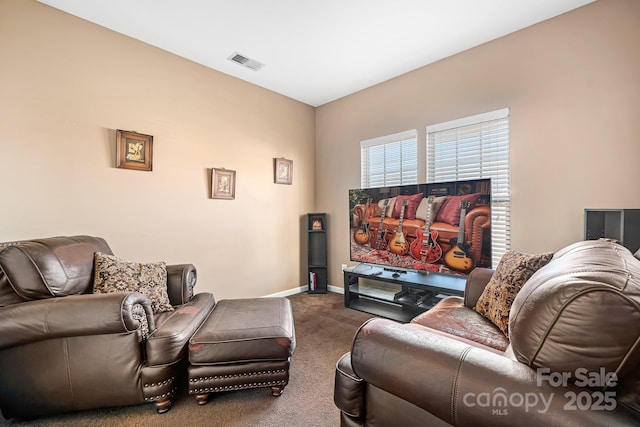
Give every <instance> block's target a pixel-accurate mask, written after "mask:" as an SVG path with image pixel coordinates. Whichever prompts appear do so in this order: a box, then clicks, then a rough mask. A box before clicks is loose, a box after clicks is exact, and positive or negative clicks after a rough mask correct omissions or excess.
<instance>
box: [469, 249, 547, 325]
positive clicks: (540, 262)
mask: <svg viewBox="0 0 640 427" xmlns="http://www.w3.org/2000/svg"><path fill="white" fill-rule="evenodd" d="M552 257H553V253H551V252H549V253H544V254H538V255H532V254H525V253H522V252H518V251H513V250H509V251H507V252H505V253H504V255H503V256H502V258H501V259H500V262H499V263H498V267H497V268H496V271H495V272H494V273H493V276H491V279H490V280H489V283H487V286H486V287H485V288H484V291H483V292H482V294H481V295H480V298H478V302H477V303H476V306H475V311H476V312H478V313H479V314H481V315H482V316H484V317H486V318H487V319H489V320H491V322H493V324H494V325H496V326H497V327H498V328H500V330H501V331H502V332H503V333H504V334H505V335H506V336H509V312H510V311H511V304H513V300H514V299H515V298H516V295H517V294H518V292H520V289H521V288H522V286H523V285H524V284H525V282H526V281H527V280H529V278H530V277H531V276H532V275H533V273H535V272H536V271H538V269H540V268H541V267H543V266H544V265H546V264H547V263H548V262H549V261H551V258H552Z"/></svg>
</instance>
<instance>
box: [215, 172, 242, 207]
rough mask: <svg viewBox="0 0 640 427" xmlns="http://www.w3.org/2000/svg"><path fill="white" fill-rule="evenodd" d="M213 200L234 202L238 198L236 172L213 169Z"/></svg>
mask: <svg viewBox="0 0 640 427" xmlns="http://www.w3.org/2000/svg"><path fill="white" fill-rule="evenodd" d="M211 198H212V199H227V200H233V199H235V198H236V171H232V170H228V169H224V168H221V169H216V168H213V169H211Z"/></svg>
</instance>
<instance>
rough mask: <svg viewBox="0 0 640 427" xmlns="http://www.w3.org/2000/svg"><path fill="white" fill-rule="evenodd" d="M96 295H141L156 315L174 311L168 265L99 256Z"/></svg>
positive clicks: (96, 260)
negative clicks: (169, 289)
mask: <svg viewBox="0 0 640 427" xmlns="http://www.w3.org/2000/svg"><path fill="white" fill-rule="evenodd" d="M94 265H95V276H94V280H93V293H95V294H108V293H112V292H140V293H141V294H142V295H144V296H146V297H147V299H148V300H149V303H150V304H151V310H152V311H153V312H154V313H162V312H163V311H173V307H172V306H171V303H170V302H169V295H168V294H167V265H166V264H165V263H164V262H154V263H147V264H143V263H139V262H129V261H125V260H122V259H120V258H118V257H115V256H113V255H106V254H103V253H101V252H96V253H95V255H94Z"/></svg>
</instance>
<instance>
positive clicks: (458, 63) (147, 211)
mask: <svg viewBox="0 0 640 427" xmlns="http://www.w3.org/2000/svg"><path fill="white" fill-rule="evenodd" d="M639 18H640V2H638V1H636V0H599V1H597V2H595V3H593V4H590V5H588V6H585V7H583V8H580V9H578V10H575V11H573V12H570V13H568V14H565V15H563V16H560V17H557V18H555V19H552V20H549V21H546V22H543V23H541V24H538V25H536V26H533V27H530V28H528V29H525V30H523V31H520V32H518V33H515V34H512V35H509V36H506V37H504V38H501V39H499V40H496V41H494V42H491V43H487V44H485V45H482V46H480V47H477V48H474V49H471V50H468V51H466V52H463V53H461V54H458V55H455V56H453V57H450V58H448V59H445V60H443V61H440V62H438V63H436V64H433V65H430V66H427V67H424V68H422V69H419V70H416V71H414V72H411V73H408V74H405V75H403V76H400V77H398V78H396V79H393V80H390V81H388V82H385V83H383V84H380V85H377V86H375V87H372V88H369V89H367V90H364V91H361V92H359V93H356V94H354V95H351V96H348V97H345V98H343V99H340V100H338V101H335V102H333V103H330V104H327V105H325V106H322V107H319V108H317V109H315V110H314V109H313V108H312V107H309V106H306V105H304V104H301V103H298V102H295V101H293V100H291V99H288V98H286V97H283V96H280V95H277V94H275V93H273V92H270V91H267V90H264V89H261V88H258V87H256V86H253V85H251V84H248V83H245V82H243V81H240V80H238V79H234V78H232V77H229V76H226V75H224V74H221V73H218V72H215V71H212V70H209V69H206V68H204V67H201V66H199V65H196V64H194V63H192V62H189V61H186V60H184V59H181V58H178V57H176V56H174V55H171V54H169V53H166V52H164V51H161V50H159V49H156V48H153V47H151V46H149V45H145V44H143V43H141V42H137V41H135V40H132V39H129V38H127V37H125V36H122V35H119V34H117V33H114V32H112V31H109V30H107V29H104V28H102V27H99V26H97V25H94V24H91V23H88V22H85V21H83V20H81V19H78V18H75V17H72V16H70V15H67V14H65V13H62V12H60V11H57V10H55V9H52V8H49V7H47V6H45V5H42V4H40V3H37V2H35V1H34V0H27V1H24V0H0V129H1V131H0V150H1V151H0V170H1V171H2V184H1V185H0V197H1V198H0V200H2V209H0V241H7V240H16V239H25V238H33V237H43V236H50V235H68V234H92V235H99V236H103V237H105V238H106V239H107V241H108V242H109V243H110V244H111V246H112V248H113V250H114V251H115V253H116V254H118V255H120V256H122V257H124V258H127V259H132V260H134V259H135V260H140V261H155V260H165V261H167V262H170V263H172V262H192V263H194V264H195V265H196V266H197V267H198V271H199V277H200V279H199V284H198V289H199V290H200V291H202V290H208V291H212V292H215V294H216V296H217V297H218V298H230V297H241V296H258V295H266V294H271V293H276V292H280V291H285V290H288V289H291V288H294V287H296V286H299V285H300V284H303V283H306V274H305V273H304V268H305V250H304V236H303V235H302V234H301V229H302V217H303V215H304V214H305V213H306V212H312V211H324V212H327V213H328V215H329V217H328V219H329V235H328V237H329V253H330V283H331V284H334V285H337V286H341V285H342V278H341V272H340V264H342V263H349V262H348V259H349V254H348V240H347V239H348V234H347V230H348V224H347V214H346V212H347V191H348V189H349V188H355V187H358V186H359V185H360V181H359V179H360V178H359V175H360V149H359V141H361V140H363V139H367V138H372V137H376V136H381V135H387V134H390V133H394V132H399V131H403V130H407V129H413V128H416V129H417V130H418V136H419V139H420V141H424V138H425V131H424V129H425V127H426V126H427V125H429V124H434V123H440V122H443V121H447V120H451V119H455V118H460V117H464V116H468V115H472V114H477V113H482V112H486V111H491V110H495V109H498V108H503V107H509V108H510V110H511V148H512V150H511V162H512V188H513V191H512V230H511V231H512V247H513V248H514V249H520V250H523V251H531V252H536V251H546V250H556V249H558V248H560V247H562V246H564V245H566V244H568V243H570V242H573V241H575V240H579V239H581V238H582V233H583V209H584V208H585V207H590V208H611V207H635V208H637V207H640V192H639V191H636V190H634V184H635V183H637V182H639V181H640V179H639V178H640V171H639V170H638V168H636V163H637V162H638V158H640V120H638V111H640V72H639V71H640V55H638V54H637V47H638V46H639V45H640V26H638V25H637V23H638V22H639ZM116 129H125V130H137V131H139V132H142V133H149V134H152V135H153V136H154V165H153V166H154V170H153V172H137V171H130V170H123V169H116V168H115V130H116ZM419 155H420V158H419V166H420V169H421V172H422V173H423V174H424V164H425V161H424V156H425V154H424V149H422V147H421V151H420V153H419ZM273 157H286V158H289V159H293V160H294V165H295V167H294V170H295V173H294V184H293V185H292V186H287V185H275V184H273V177H272V174H273V171H272V167H273V166H272V159H273ZM316 165H317V166H316ZM212 167H224V168H227V169H233V170H236V171H237V174H238V175H237V187H236V199H235V200H233V201H225V200H211V199H209V198H208V194H209V185H208V175H207V169H208V168H212ZM423 176H424V175H423Z"/></svg>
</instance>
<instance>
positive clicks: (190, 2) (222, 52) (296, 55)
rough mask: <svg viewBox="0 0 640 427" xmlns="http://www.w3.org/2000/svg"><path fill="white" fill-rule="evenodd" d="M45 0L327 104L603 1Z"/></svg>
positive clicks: (206, 62)
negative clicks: (253, 64)
mask: <svg viewBox="0 0 640 427" xmlns="http://www.w3.org/2000/svg"><path fill="white" fill-rule="evenodd" d="M38 1H39V2H41V3H44V4H47V5H50V6H53V7H55V8H57V9H60V10H63V11H65V12H68V13H70V14H72V15H76V16H79V17H81V18H84V19H86V20H88V21H91V22H94V23H96V24H98V25H102V26H104V27H107V28H110V29H112V30H114V31H117V32H119V33H122V34H125V35H127V36H130V37H133V38H135V39H138V40H141V41H143V42H146V43H148V44H150V45H153V46H157V47H159V48H161V49H164V50H166V51H169V52H172V53H174V54H176V55H179V56H182V57H184V58H187V59H190V60H192V61H194V62H197V63H200V64H202V65H205V66H207V67H210V68H213V69H215V70H218V71H221V72H223V73H226V74H230V75H232V76H235V77H237V78H239V79H242V80H246V81H248V82H251V83H254V84H256V85H258V86H262V87H264V88H267V89H270V90H272V91H274V92H278V93H280V94H282V95H285V96H288V97H290V98H293V99H296V100H298V101H301V102H304V103H306V104H309V105H311V106H319V105H322V104H325V103H327V102H330V101H332V100H335V99H338V98H340V97H343V96H346V95H349V94H351V93H354V92H357V91H359V90H361V89H365V88H367V87H369V86H372V85H375V84H377V83H380V82H383V81H385V80H388V79H390V78H393V77H395V76H398V75H400V74H403V73H406V72H408V71H411V70H415V69H416V68H419V67H422V66H424V65H427V64H430V63H433V62H435V61H438V60H440V59H443V58H446V57H448V56H451V55H453V54H455V53H458V52H461V51H463V50H466V49H469V48H472V47H474V46H478V45H480V44H482V43H485V42H488V41H490V40H493V39H496V38H498V37H501V36H504V35H506V34H509V33H512V32H514V31H517V30H520V29H522V28H525V27H528V26H530V25H533V24H535V23H538V22H541V21H543V20H546V19H549V18H552V17H554V16H557V15H559V14H562V13H565V12H568V11H570V10H572V9H575V8H577V7H580V6H583V5H585V4H588V3H591V2H593V1H594V0H38ZM235 52H239V53H241V54H242V55H244V56H246V57H249V58H251V59H254V60H257V61H259V62H262V63H264V64H265V66H264V67H263V68H262V69H260V70H259V71H254V70H251V69H248V68H245V67H243V66H241V65H239V64H237V63H235V62H231V61H229V60H228V58H229V57H230V56H231V55H232V54H234V53H235Z"/></svg>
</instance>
